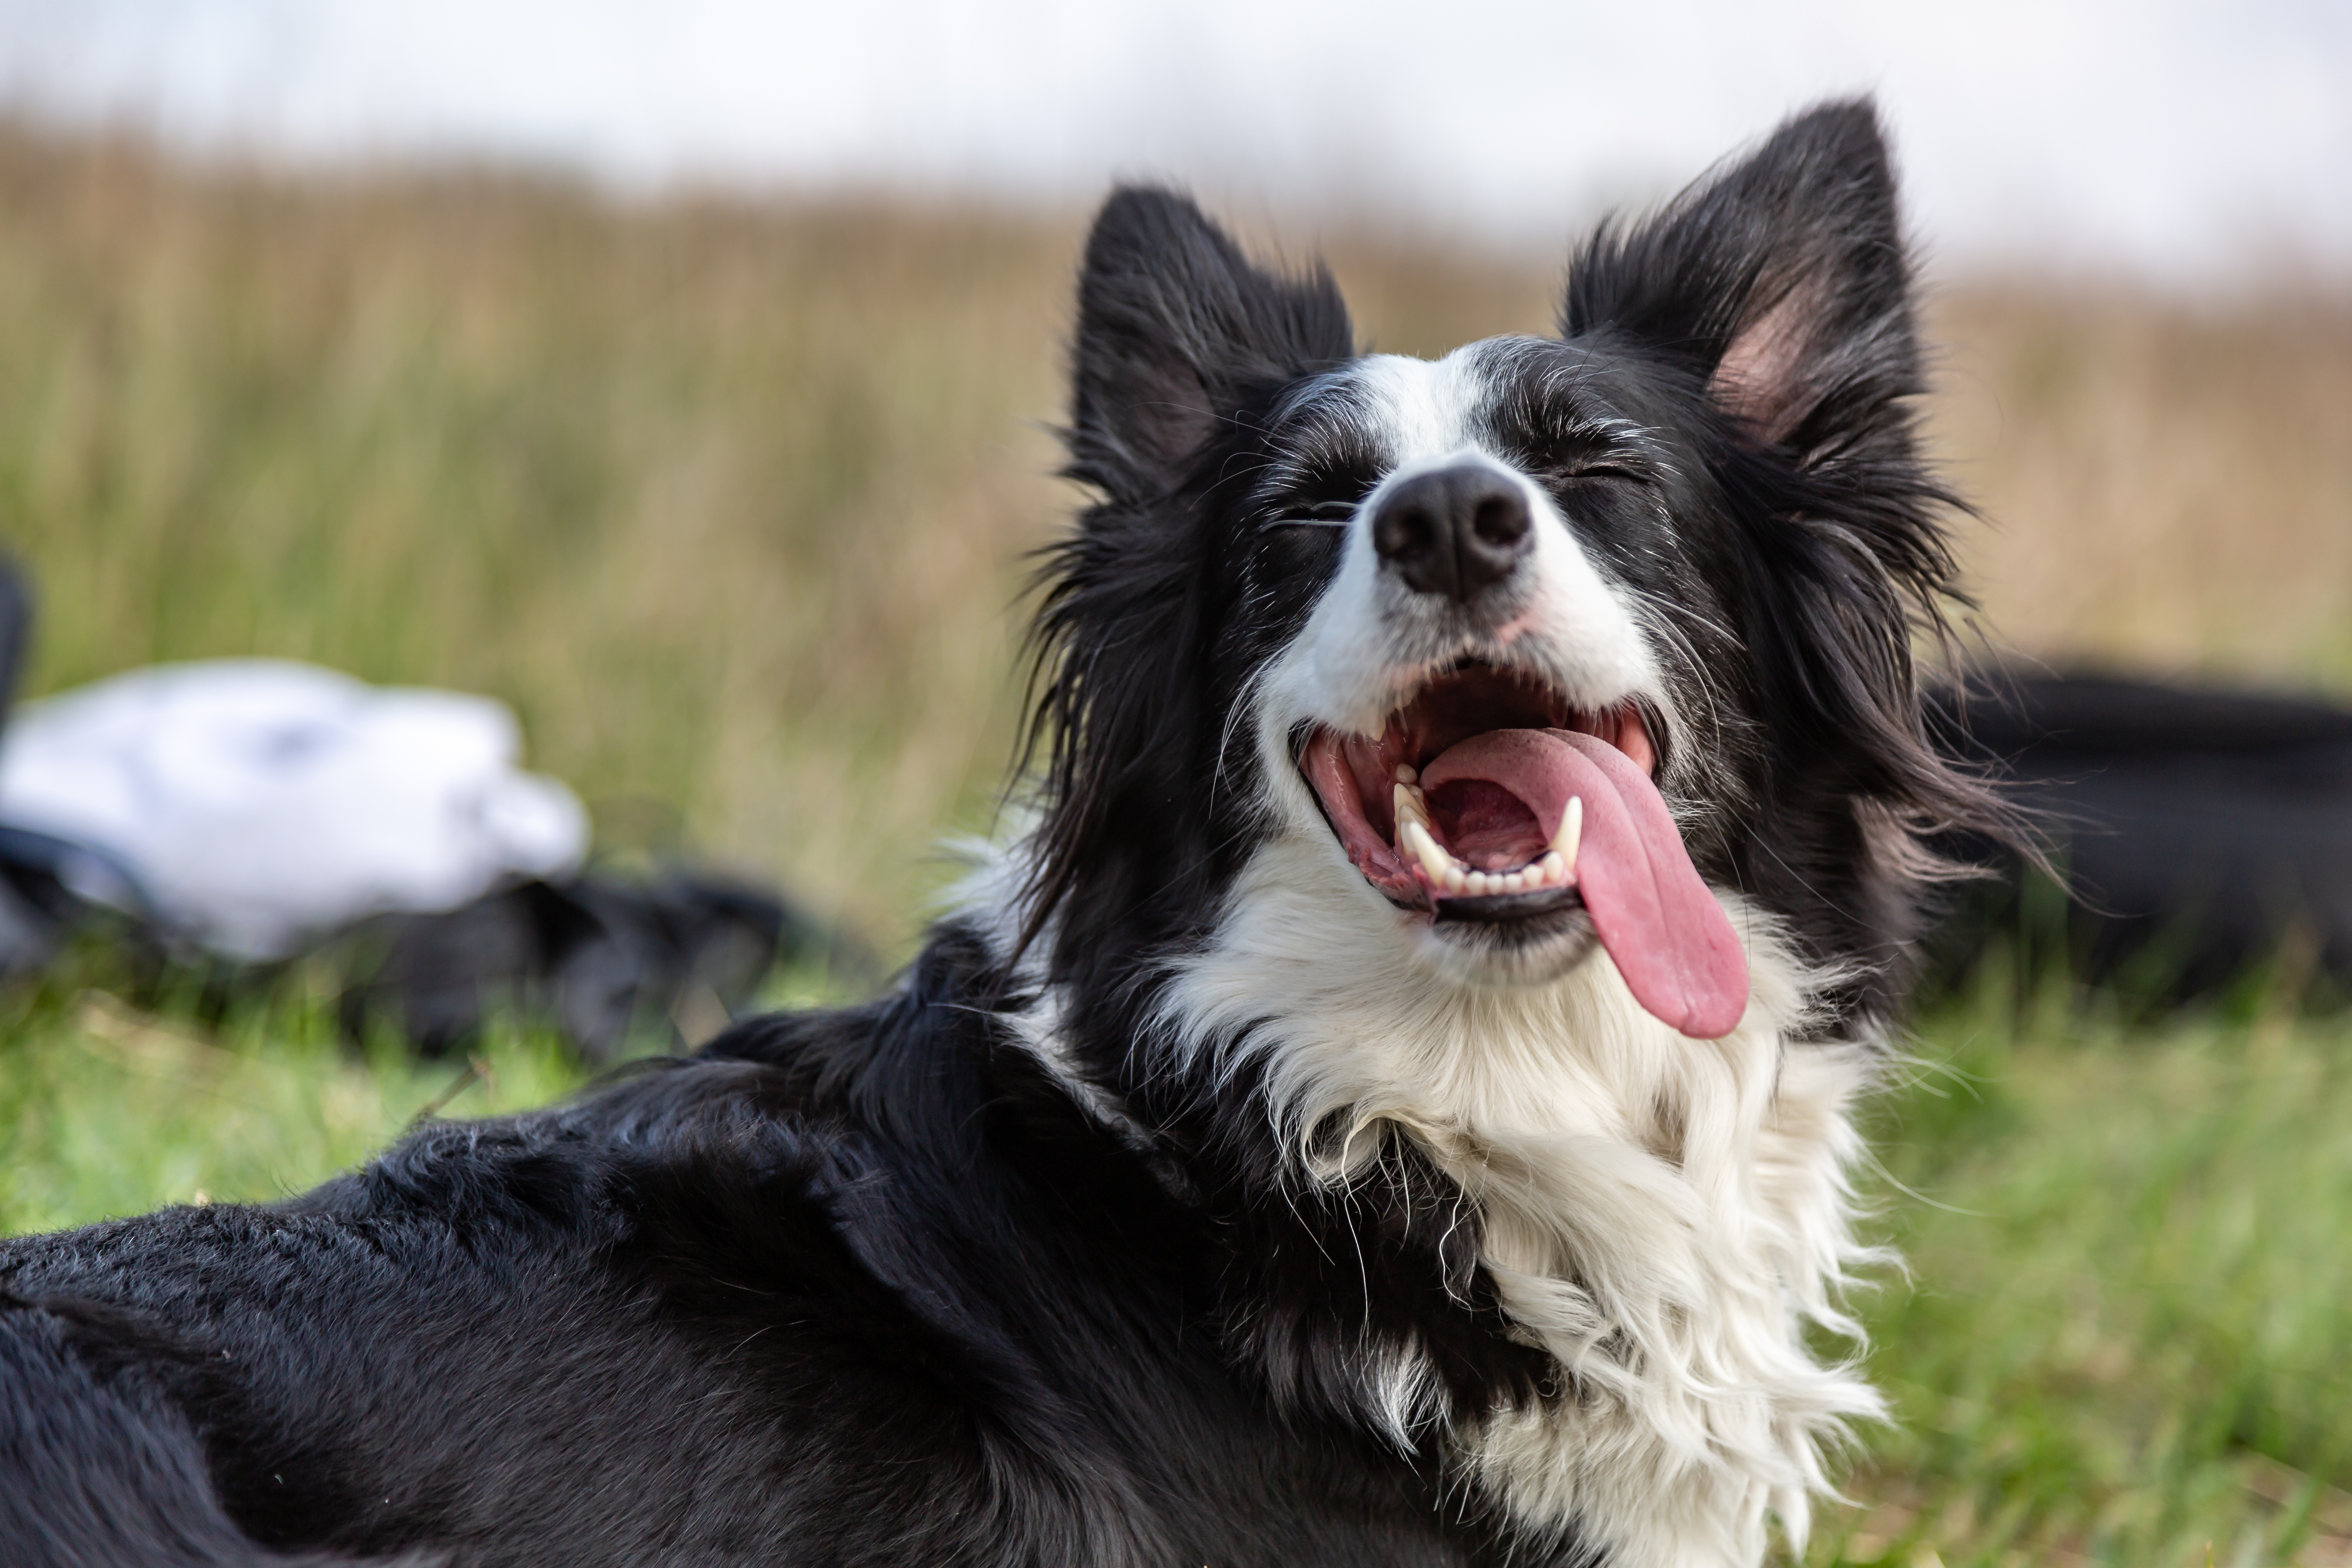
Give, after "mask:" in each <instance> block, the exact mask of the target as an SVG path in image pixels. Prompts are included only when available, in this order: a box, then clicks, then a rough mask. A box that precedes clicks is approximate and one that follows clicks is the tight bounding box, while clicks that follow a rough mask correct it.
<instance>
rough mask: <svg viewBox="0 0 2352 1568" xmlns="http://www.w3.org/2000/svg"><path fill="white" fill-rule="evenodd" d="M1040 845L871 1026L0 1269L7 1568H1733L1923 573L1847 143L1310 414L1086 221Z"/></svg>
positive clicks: (1746, 163) (1280, 335)
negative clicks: (296, 1566) (882, 1567)
mask: <svg viewBox="0 0 2352 1568" xmlns="http://www.w3.org/2000/svg"><path fill="white" fill-rule="evenodd" d="M1074 381H1075V387H1074V392H1073V396H1072V405H1071V415H1070V426H1069V430H1068V436H1067V441H1068V448H1069V453H1070V468H1069V472H1070V474H1071V475H1072V477H1073V478H1075V479H1076V480H1077V481H1079V482H1080V483H1081V484H1083V485H1085V486H1086V487H1087V488H1088V489H1089V490H1090V491H1091V493H1092V495H1093V497H1094V500H1093V502H1092V504H1091V505H1090V506H1089V507H1088V508H1087V510H1086V511H1085V512H1084V514H1083V516H1082V517H1081V518H1080V520H1079V521H1078V523H1077V526H1076V529H1075V531H1073V532H1072V533H1071V534H1070V535H1069V536H1068V537H1067V539H1066V541H1065V542H1062V543H1061V544H1060V545H1059V546H1057V547H1056V549H1055V551H1054V552H1053V553H1052V556H1051V559H1050V563H1049V565H1048V568H1047V572H1046V584H1045V597H1044V603H1043V612H1042V618H1041V622H1040V629H1039V647H1040V656H1041V665H1040V669H1041V675H1040V685H1039V692H1040V700H1039V703H1038V709H1037V718H1036V728H1035V731H1034V733H1035V739H1036V740H1037V742H1039V744H1040V745H1041V746H1042V747H1043V749H1044V750H1043V758H1042V762H1041V765H1040V767H1039V769H1038V771H1037V772H1036V773H1035V774H1034V778H1035V784H1034V815H1031V816H1027V817H1025V818H1024V826H1023V830H1022V831H1021V833H1020V834H1019V835H1018V836H1017V837H1014V838H1013V840H1011V841H1010V842H1009V844H1008V845H1007V847H1005V848H1004V849H1003V851H1002V852H1001V853H999V854H998V855H997V856H996V857H995V858H993V859H992V860H991V861H990V862H989V863H988V864H987V865H985V866H984V867H983V868H982V870H981V871H980V872H979V873H978V874H977V876H976V877H975V879H974V880H973V882H972V883H971V888H970V889H969V891H968V893H967V895H966V896H965V899H964V901H963V902H962V903H961V905H960V906H959V907H958V909H957V910H956V911H955V912H953V913H951V914H950V915H949V916H948V917H947V918H945V919H944V920H943V921H941V922H940V925H939V926H938V927H937V929H936V930H935V931H934V932H933V934H932V936H931V937H930V940H929V944H928V946H927V947H926V948H925V949H924V951H923V952H922V954H921V956H920V957H919V958H918V959H917V960H916V961H915V963H913V964H912V966H911V967H910V968H909V969H908V972H907V973H906V974H905V976H904V977H903V978H902V979H901V980H900V981H899V982H898V984H897V985H896V986H895V987H894V988H893V989H891V990H890V991H889V992H888V993H887V994H886V995H884V996H882V997H881V998H880V999H878V1000H877V1001H874V1002H872V1003H869V1004H866V1005H861V1006H856V1007H852V1008H848V1009H845V1010H842V1011H835V1012H820V1013H803V1014H796V1015H790V1016H776V1017H770V1018H764V1019H760V1020H757V1021H752V1022H748V1023H745V1024H743V1025H740V1026H737V1027H736V1028H734V1029H733V1030H732V1031H730V1033H728V1034H726V1035H725V1036H723V1037H720V1038H719V1040H718V1041H717V1042H716V1043H715V1044H713V1045H712V1046H710V1047H708V1048H707V1049H705V1050H703V1051H702V1052H700V1053H699V1054H698V1055H697V1056H695V1057H693V1058H688V1059H684V1060H677V1061H666V1062H663V1063H661V1064H659V1065H658V1066H654V1067H649V1068H645V1069H643V1070H640V1071H638V1072H636V1073H635V1074H634V1075H633V1076H626V1077H624V1078H621V1079H617V1080H615V1081H614V1082H612V1083H610V1084H608V1085H607V1086H605V1087H604V1088H603V1089H599V1090H597V1091H595V1092H593V1093H591V1094H589V1095H588V1096H586V1097H585V1098H583V1099H582V1100H579V1101H577V1102H575V1103H572V1104H570V1105H566V1106H562V1107H559V1108H556V1109H553V1110H545V1111H541V1112H537V1113H534V1114H530V1115H526V1116H520V1117H515V1118H511V1119H508V1120H504V1121H488V1122H478V1123H470V1124H467V1123H438V1124H433V1125H429V1126H427V1127H425V1129H424V1130H422V1131H418V1132H416V1133H415V1135H413V1136H411V1137H409V1138H408V1139H407V1140H405V1141H404V1142H402V1143H401V1144H399V1145H398V1146H397V1147H395V1148H394V1149H393V1150H392V1151H390V1152H388V1153H386V1154H384V1155H383V1157H382V1158H380V1159H378V1160H377V1161H375V1162H374V1163H372V1164H370V1165H369V1166H367V1167H366V1168H365V1169H363V1170H361V1171H359V1172H357V1173H354V1174H352V1175H349V1176H345V1177H342V1178H340V1179H337V1180H335V1181H331V1182H330V1183H328V1184H326V1185H324V1186H322V1187H320V1188H319V1189H317V1190H316V1191H314V1192H310V1193H308V1194H303V1195H301V1196H299V1197H294V1198H291V1199H288V1200H286V1201H283V1202H279V1203H274V1204H267V1205H255V1206H250V1207H247V1206H237V1205H214V1206H210V1207H204V1208H180V1209H173V1210H168V1211H166V1212H163V1213H162V1214H157V1215H148V1216H146V1217H143V1218H137V1219H131V1220H124V1221H120V1222H115V1223H110V1224H105V1225H99V1226H91V1227H89V1228H88V1229H85V1230H80V1231H76V1232H72V1233H69V1234H65V1235H59V1236H49V1237H29V1238H22V1239H18V1240H15V1241H11V1242H8V1243H6V1244H5V1245H0V1391H5V1392H0V1558H5V1560H6V1561H7V1562H8V1563H12V1564H17V1565H19V1568H23V1565H27V1564H101V1563H102V1564H121V1563H263V1562H279V1561H287V1560H299V1561H304V1562H321V1561H348V1560H353V1559H361V1560H365V1559H397V1560H400V1561H404V1562H407V1561H415V1562H446V1563H500V1564H540V1563H544V1564H550V1565H554V1564H562V1565H565V1568H577V1565H579V1564H585V1563H679V1564H689V1563H691V1564H704V1563H754V1562H756V1563H828V1564H832V1563H838V1564H883V1563H905V1564H936V1563H973V1564H994V1563H1039V1564H1046V1563H1074V1564H1134V1565H1138V1568H1142V1565H1154V1568H1180V1565H1183V1564H1200V1563H1212V1564H1216V1565H1218V1568H1227V1565H1231V1564H1243V1563H1263V1564H1269V1565H1273V1564H1280V1565H1285V1568H1291V1565H1299V1564H1314V1563H1326V1564H1348V1565H1351V1568H1353V1565H1360V1564H1436V1563H1496V1564H1500V1563H1512V1564H1528V1563H1563V1564H1567V1563H1575V1564H1591V1563H1620V1564H1629V1565H1648V1564H1667V1563H1675V1564H1684V1563H1688V1564H1697V1563H1757V1562H1759V1561H1760V1560H1761V1559H1762V1558H1763V1557H1764V1556H1765V1554H1766V1552H1767V1551H1768V1549H1769V1531H1770V1529H1771V1521H1772V1520H1773V1519H1774V1518H1776V1517H1777V1519H1778V1521H1779V1527H1780V1531H1781V1533H1782V1534H1783V1535H1784V1536H1786V1537H1787V1538H1790V1540H1793V1541H1798V1542H1801V1539H1802V1537H1803V1534H1804V1531H1805V1526H1806V1518H1807V1507H1808V1501H1807V1500H1808V1498H1809V1496H1810V1495H1811V1494H1813V1493H1815V1492H1818V1491H1820V1490H1822V1489H1823V1487H1824V1486H1825V1484H1826V1479H1825V1476H1826V1465H1827V1463H1828V1461H1829V1459H1830V1458H1831V1457H1832V1451H1833V1450H1834V1449H1835V1447H1837V1445H1838V1443H1839V1441H1840V1439H1841V1436H1842V1435H1843V1433H1844V1432H1845V1430H1846V1428H1847V1426H1848V1424H1849V1423H1853V1422H1855V1421H1857V1420H1865V1421H1866V1420H1869V1419H1871V1418H1874V1417H1875V1416H1876V1415H1878V1414H1879V1412H1880V1408H1881V1407H1880V1404H1879V1401H1878V1400H1877V1398H1876V1397H1875V1396H1874V1394H1873V1393H1872V1392H1871V1390H1870V1388H1869V1387H1868V1386H1867V1385H1866V1384H1864V1381H1863V1380H1862V1378H1861V1377H1860V1376H1859V1375H1858V1374H1857V1372H1856V1370H1855V1368H1854V1366H1853V1364H1852V1363H1851V1362H1840V1361H1824V1360H1823V1359H1822V1357H1821V1355H1820V1354H1819V1353H1818V1352H1817V1349H1816V1347H1815V1345H1814V1344H1813V1343H1811V1342H1809V1339H1808V1335H1809V1332H1811V1331H1816V1330H1825V1331H1827V1332H1828V1333H1829V1334H1831V1335H1832V1336H1834V1335H1847V1336H1851V1335H1852V1334H1853V1331H1854V1330H1853V1323H1852V1322H1851V1321H1849V1320H1848V1319H1847V1318H1846V1317H1845V1316H1844V1315H1843V1313H1842V1311H1841V1308H1840V1289H1841V1287H1842V1284H1843V1281H1844V1279H1845V1277H1846V1275H1847V1273H1848V1271H1849V1270H1850V1269H1851V1268H1853V1267H1854V1266H1855V1264H1856V1263H1857V1260H1859V1259H1862V1258H1865V1257H1866V1254H1865V1253H1864V1250H1863V1249H1861V1248H1859V1247H1858V1246H1857V1243H1856V1241H1855V1239H1854V1236H1853V1231H1852V1228H1851V1226H1850V1224H1849V1215H1850V1210H1851V1206H1852V1205H1851V1197H1850V1192H1849V1173H1850V1171H1851V1169H1852V1167H1853V1163H1854V1161H1855V1159H1856V1158H1857V1156H1858V1154H1859V1152H1860V1150H1859V1144H1858V1140H1857V1137H1856V1134H1855V1132H1854V1131H1853V1124H1852V1122H1851V1121H1850V1120H1849V1117H1850V1114H1851V1112H1852V1110H1853V1105H1854V1102H1855V1100H1856V1098H1857V1096H1859V1095H1861V1094H1863V1093H1864V1091H1865V1090H1866V1089H1868V1088H1869V1087H1870V1083H1871V1079H1872V1077H1873V1071H1874V1062H1875V1061H1877V1060H1879V1059H1880V1058H1881V1057H1882V1055H1883V1048H1884V1047H1883V1046H1882V1044H1881V1040H1882V1037H1883V1030H1884V1027H1885V1020H1886V1017H1887V1014H1888V1010H1889V1008H1890V1006H1891V1005H1892V1004H1893V1001H1894V998H1895V995H1896V994H1897V993H1898V991H1899V987H1900V984H1901V983H1902V971H1903V969H1904V962H1903V961H1904V954H1905V952H1906V946H1907V944H1908V943H1909V942H1910V939H1911V937H1912V934H1913V932H1914V931H1915V930H1916V926H1917V919H1918V910H1919V906H1920V902H1921V898H1922V894H1923V891H1924V889H1925V884H1926V882H1927V879H1930V878H1932V877H1933V876H1934V874H1935V872H1936V869H1937V861H1936V859H1935V858H1934V856H1933V855H1932V854H1930V853H1929V852H1928V849H1927V845H1928V843H1929V841H1930V840H1931V839H1932V838H1933V837H1935V836H1936V835H1937V834H1939V833H1942V832H1945V831H1947V830H1949V829H1951V828H1953V827H1955V826H1961V827H1975V828H1979V829H1985V828H1999V827H2000V826H2001V825H2002V823H2003V821H2004V817H2003V807H2002V806H2001V805H2000V802H1999V801H1998V800H1997V799H1996V798H1995V797H1994V796H1993V795H1990V793H1988V791H1987V790H1986V788H1985V787H1984V785H1982V784H1980V783H1979V782H1978V781H1976V780H1975V779H1972V778H1970V777H1969V776H1966V775H1964V774H1962V773H1958V772H1956V771H1954V770H1953V769H1952V768H1950V767H1949V766H1948V765H1947V764H1946V763H1943V762H1940V761H1939V760H1938V759H1937V755H1936V754H1935V752H1933V751H1932V750H1931V749H1930V747H1929V745H1928V744H1927V741H1926V738H1925V733H1924V731H1923V729H1922V722H1921V718H1920V709H1919V702H1918V698H1917V694H1916V690H1915V687H1914V680H1913V671H1912V666H1911V652H1910V650H1911V645H1912V639H1913V637H1914V636H1915V634H1916V632H1918V631H1919V630H1920V629H1921V628H1922V627H1923V626H1924V627H1926V628H1927V629H1929V630H1931V631H1932V630H1933V629H1934V628H1936V627H1937V626H1940V625H1941V624H1942V623H1941V620H1940V618H1939V617H1940V610H1939V605H1941V604H1942V602H1943V600H1944V598H1945V596H1946V595H1948V594H1949V592H1950V591H1951V572H1952V563H1951V560H1950V557H1949V555H1948V552H1947V547H1946V542H1945V539H1944V536H1943V534H1942V533H1941V531H1939V525H1938V522H1937V518H1938V517H1939V516H1940V515H1942V513H1943V512H1944V510H1946V508H1947V507H1948V499H1947V498H1946V497H1945V496H1944V495H1943V493H1942V492H1941V491H1940V490H1939V489H1938V488H1937V485H1936V483H1935V482H1934V480H1933V479H1932V478H1931V477H1930V476H1929V475H1928V473H1927V470H1926V468H1925V467H1924V466H1923V464H1922V461H1921V459H1920V457H1919V454H1918V451H1917V444H1916V437H1915V433H1914V425H1913V416H1912V414H1911V413H1910V412H1909V410H1908V407H1907V405H1908V401H1909V399H1910V398H1911V397H1912V396H1913V395H1914V394H1916V392H1918V391H1919V389H1920V384H1921V368H1920V354H1919V350H1918V348H1917V346H1916V342H1915V339H1914V335H1913V323H1912V303H1911V281H1910V278H1909V274H1908V268H1907V264H1906V259H1905V251H1904V247H1903V244H1902V239H1901V234H1900V225H1899V223H1898V217H1897V212H1896V205H1895V187H1894V183H1893V180H1892V177H1891V175H1890V173H1889V169H1888V163H1887V157H1886V153H1885V146H1884V143H1883V142H1882V139H1881V136H1880V132H1879V129H1878V125H1877V121H1876V118H1875V115H1874V111H1873V110H1872V109H1871V108H1870V107H1869V106H1868V105H1867V104H1866V103H1847V104H1838V105H1832V106H1828V107H1825V108H1822V109H1819V110H1813V111H1811V112H1809V113H1806V114H1804V115H1802V116H1801V117H1799V118H1797V119H1795V120H1793V121H1790V122H1789V123H1788V124H1787V125H1785V126H1783V127H1782V128H1781V129H1780V131H1779V132H1776V133H1775V134H1774V135H1773V136H1772V137H1771V138H1770V139H1769V141H1767V142H1764V143H1763V144H1762V146H1761V147H1760V148H1759V149H1758V150H1756V151H1755V152H1754V153H1752V154H1750V155H1749V156H1748V157H1747V158H1745V159H1744V160H1743V161H1739V162H1737V163H1732V164H1729V165H1727V166H1726V167H1725V168H1724V169H1722V170H1720V171H1718V172H1717V174H1714V175H1712V176H1711V177H1709V178H1707V179H1706V180H1705V181H1704V182H1703V183H1701V184H1698V185H1697V186H1696V187H1694V188H1693V189H1692V190H1690V191H1689V192H1687V193H1685V195H1682V196H1680V197H1679V198H1677V199H1675V201H1674V202H1672V203H1671V204H1669V205H1666V206H1665V207H1664V209H1663V210H1662V211H1660V212H1659V213H1657V214H1655V215H1654V216H1651V217H1650V218H1648V219H1647V220H1645V221H1643V222H1641V223H1638V224H1634V225H1630V226H1605V227H1603V228H1602V229H1601V232H1600V233H1598V234H1597V235H1596V236H1595V237H1592V238H1591V240H1590V241H1589V242H1588V243H1587V244H1586V245H1585V246H1584V247H1582V249H1581V251H1580V254H1579V255H1578V256H1577V258H1576V259H1575V262H1574V265H1573V267H1572V268H1571V270H1570V282H1569V285H1568V290H1567V299H1566V304H1565V309H1564V310H1563V313H1562V318H1561V326H1560V331H1559V335H1558V336H1556V337H1506V338H1496V339H1493V340H1490V341H1487V342H1478V343H1473V344H1471V345H1469V346H1468V347H1466V348H1463V349H1460V350H1457V351H1456V352H1454V353H1451V354H1449V355H1447V356H1446V357H1445V358H1444V359H1441V360H1437V361H1434V362H1427V361H1422V360H1415V359H1405V358H1400V357H1397V356H1393V355H1387V354H1367V353H1360V351H1359V347H1358V344H1357V342H1356V339H1355V336H1354V333H1353V331H1352V330H1351V328H1350V326H1349V319H1348V315H1347V312H1346V310H1345V308H1344V307H1343V306H1342V304H1341V302H1340V300H1339V294H1338V292H1337V291H1336V289H1334V287H1333V285H1332V283H1331V281H1330V279H1329V278H1328V276H1326V275H1324V274H1322V273H1321V272H1319V271H1318V272H1315V273H1311V274H1308V275H1306V276H1286V275H1282V274H1279V273H1276V272H1272V271H1267V270H1264V269H1261V268H1258V267H1256V266H1255V265H1253V264H1252V263H1251V262H1250V261H1249V260H1247V259H1246V258H1244V256H1243V255H1242V253H1241V252H1240V251H1239V250H1238V249H1237V248H1236V247H1235V246H1234V244H1233V242H1232V241H1230V240H1229V239H1228V238H1227V237H1225V236H1224V235H1223V233H1222V232H1220V231H1219V230H1218V229H1217V228H1216V227H1215V226H1213V225H1212V224H1211V223H1210V222H1209V221H1208V220H1207V219H1205V218H1204V217H1203V216H1202V215H1201V213H1200V212H1199V211H1198V210H1197V209H1196V208H1195V207H1194V206H1192V205H1191V204H1190V203H1189V202H1188V201H1186V200H1185V199H1184V198H1182V197H1181V196H1178V195H1171V194H1170V193H1168V192H1165V191H1160V190H1150V189H1129V190H1123V191H1120V192H1119V193H1118V194H1117V195H1113V196H1112V197H1111V199H1110V201H1109V203H1108V205H1107V206H1106V207H1105V208H1104V209H1103V211H1102V214H1101V216H1100V218H1099V219H1098V220H1097V224H1096V226H1095V228H1094V231H1093V235H1092V237H1091V238H1090V240H1089V241H1088V243H1087V252H1086V260H1085V267H1084V273H1083V276H1082V279H1081V280H1080V284H1079V300H1078V318H1077V328H1076V342H1075V348H1074Z"/></svg>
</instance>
